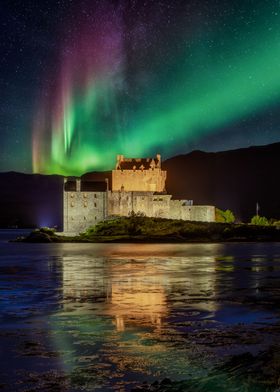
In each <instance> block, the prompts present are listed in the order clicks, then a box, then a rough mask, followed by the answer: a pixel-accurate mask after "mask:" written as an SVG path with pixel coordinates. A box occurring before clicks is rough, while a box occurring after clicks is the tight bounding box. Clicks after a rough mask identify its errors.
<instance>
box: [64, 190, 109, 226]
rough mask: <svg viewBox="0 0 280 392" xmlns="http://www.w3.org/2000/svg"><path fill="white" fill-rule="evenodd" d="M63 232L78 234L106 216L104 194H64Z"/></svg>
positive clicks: (79, 192)
mask: <svg viewBox="0 0 280 392" xmlns="http://www.w3.org/2000/svg"><path fill="white" fill-rule="evenodd" d="M63 204H64V206H63V208H64V212H63V230H64V231H65V232H73V233H80V232H83V231H85V230H86V229H87V228H88V227H90V226H93V225H96V224H97V223H98V222H100V221H102V220H104V219H105V218H106V216H107V194H106V192H81V191H76V192H64V203H63Z"/></svg>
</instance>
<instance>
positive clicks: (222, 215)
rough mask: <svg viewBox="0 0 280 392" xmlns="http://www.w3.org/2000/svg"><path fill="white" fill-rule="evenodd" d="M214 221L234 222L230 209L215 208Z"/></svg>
mask: <svg viewBox="0 0 280 392" xmlns="http://www.w3.org/2000/svg"><path fill="white" fill-rule="evenodd" d="M216 222H220V223H234V222H235V216H234V214H233V212H232V211H231V210H225V211H223V210H220V209H219V208H216Z"/></svg>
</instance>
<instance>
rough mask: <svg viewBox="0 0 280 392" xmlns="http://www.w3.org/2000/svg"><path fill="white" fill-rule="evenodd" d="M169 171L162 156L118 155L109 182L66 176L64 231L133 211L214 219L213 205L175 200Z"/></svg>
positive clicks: (195, 219) (156, 214)
mask: <svg viewBox="0 0 280 392" xmlns="http://www.w3.org/2000/svg"><path fill="white" fill-rule="evenodd" d="M166 176H167V172H166V171H164V170H162V169H161V156H160V155H159V154H158V155H157V156H156V157H155V158H125V157H124V156H123V155H118V156H117V162H116V166H115V169H114V170H112V185H111V189H109V181H108V180H107V179H106V181H92V180H90V179H85V180H82V179H81V178H78V179H77V178H71V177H70V178H65V180H64V192H63V194H64V196H63V230H64V232H65V233H80V232H83V231H85V230H86V229H87V228H88V227H90V226H93V225H96V224H97V223H98V222H100V221H102V220H105V219H107V218H110V217H114V216H128V215H129V214H130V213H131V212H132V211H134V212H135V213H138V212H141V213H143V214H145V215H146V216H149V217H160V218H169V219H183V220H190V221H204V222H213V221H215V207H214V206H199V205H193V202H192V200H173V199H172V195H169V194H167V192H166V189H165V181H166Z"/></svg>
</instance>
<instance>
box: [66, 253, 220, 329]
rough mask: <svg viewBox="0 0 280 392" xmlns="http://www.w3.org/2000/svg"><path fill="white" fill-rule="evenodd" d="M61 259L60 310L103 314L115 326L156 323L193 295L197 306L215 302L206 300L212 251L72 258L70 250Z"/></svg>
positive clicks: (209, 308) (212, 306)
mask: <svg viewBox="0 0 280 392" xmlns="http://www.w3.org/2000/svg"><path fill="white" fill-rule="evenodd" d="M62 263H63V267H62V268H63V298H64V301H63V303H64V311H68V310H69V311H71V312H73V311H74V312H75V313H74V314H75V315H77V313H78V314H81V315H82V314H90V313H94V314H98V315H101V316H108V317H110V318H111V319H112V321H113V323H114V324H115V326H116V330H117V331H120V332H121V331H124V330H125V329H126V327H128V326H132V325H137V324H141V325H142V326H143V325H147V326H148V325H149V326H154V327H155V328H159V329H160V328H161V325H162V320H163V319H164V318H166V317H169V316H170V315H171V314H172V310H175V309H174V308H176V311H177V312H178V310H179V309H180V307H184V308H185V307H186V306H187V307H188V304H189V305H190V304H191V303H192V306H193V303H194V301H195V309H196V310H198V311H200V312H204V311H205V312H215V311H216V310H217V308H218V304H217V303H216V302H215V301H214V300H209V299H210V297H211V296H214V294H215V288H216V287H215V286H216V278H215V276H216V274H215V272H216V269H215V258H214V256H201V255H200V256H191V257H172V258H171V259H168V258H165V257H149V258H145V257H136V258H133V259H130V258H128V257H122V258H118V257H112V256H110V257H90V256H89V255H86V256H84V257H81V256H79V259H78V260H77V258H76V257H75V256H73V255H72V256H63V259H62ZM205 265H207V266H208V267H207V273H205V272H206V271H205ZM200 266H201V269H200ZM202 266H203V270H202ZM205 298H207V300H205ZM190 307H191V305H190Z"/></svg>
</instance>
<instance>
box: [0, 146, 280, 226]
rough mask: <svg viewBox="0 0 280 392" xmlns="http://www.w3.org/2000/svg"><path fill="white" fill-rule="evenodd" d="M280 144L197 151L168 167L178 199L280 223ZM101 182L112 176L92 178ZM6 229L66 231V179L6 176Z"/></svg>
mask: <svg viewBox="0 0 280 392" xmlns="http://www.w3.org/2000/svg"><path fill="white" fill-rule="evenodd" d="M279 167H280V143H275V144H270V145H267V146H259V147H250V148H244V149H239V150H232V151H224V152H217V153H206V152H202V151H193V152H191V153H189V154H186V155H179V156H175V157H173V158H170V159H167V160H166V161H164V162H163V168H164V169H166V170H167V171H168V172H167V182H166V187H167V191H168V193H171V194H172V195H173V197H174V198H178V199H191V200H193V201H194V204H210V205H215V206H217V207H219V208H222V209H227V208H229V209H231V210H233V211H234V213H235V215H236V216H237V217H238V218H239V219H241V220H244V221H246V220H248V219H250V217H251V216H252V215H254V214H255V208H256V203H257V202H258V203H259V205H260V214H261V215H265V216H267V217H275V218H280V183H279V179H278V177H279V175H278V168H279ZM83 177H84V178H85V179H89V178H90V179H95V180H97V181H100V180H102V179H105V178H109V181H111V176H110V173H109V172H95V173H87V174H85V175H84V176H83ZM0 184H1V185H0V227H11V226H19V227H31V226H58V227H59V228H61V226H62V191H63V177H62V176H58V175H39V174H22V173H15V172H8V173H0Z"/></svg>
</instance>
